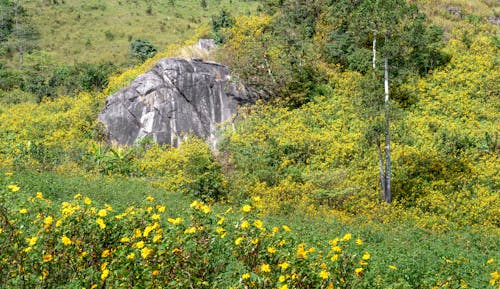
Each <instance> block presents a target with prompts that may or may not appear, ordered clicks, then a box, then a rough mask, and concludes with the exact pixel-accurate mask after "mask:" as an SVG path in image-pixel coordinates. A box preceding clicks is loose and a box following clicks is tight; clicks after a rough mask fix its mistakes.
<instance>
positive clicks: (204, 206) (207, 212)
mask: <svg viewBox="0 0 500 289" xmlns="http://www.w3.org/2000/svg"><path fill="white" fill-rule="evenodd" d="M201 210H202V211H203V213H205V214H209V213H210V211H211V209H210V206H208V205H203V206H202V207H201Z"/></svg>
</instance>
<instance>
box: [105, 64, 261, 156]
mask: <svg viewBox="0 0 500 289" xmlns="http://www.w3.org/2000/svg"><path fill="white" fill-rule="evenodd" d="M252 100H253V99H252V97H250V94H249V93H248V90H247V89H246V88H245V87H244V86H243V85H241V84H238V83H237V82H234V81H231V76H230V74H229V69H228V68H227V67H226V66H223V65H220V64H217V63H213V62H204V61H202V60H201V59H191V60H185V59H182V58H164V59H161V60H160V61H159V62H158V63H157V64H156V65H155V66H154V67H153V68H152V69H151V70H150V71H149V72H146V73H145V74H142V75H140V76H139V77H137V78H136V79H135V80H134V81H132V83H131V84H130V85H129V86H128V87H126V88H123V89H122V90H120V91H118V92H117V93H115V94H113V95H111V96H109V97H108V98H107V99H106V104H105V107H104V109H103V110H102V111H101V113H100V114H99V121H100V122H101V123H103V124H104V126H105V127H106V130H107V135H108V140H109V141H111V142H114V143H118V144H124V145H133V144H134V143H136V142H137V141H138V140H140V139H141V138H143V137H146V136H149V137H151V138H152V139H153V140H154V141H155V142H156V143H160V144H170V145H172V146H178V145H179V142H180V141H181V140H182V137H183V136H185V135H186V134H187V133H190V132H191V133H194V134H196V135H197V136H200V137H202V138H204V139H206V140H208V141H210V142H211V143H212V145H213V146H214V147H215V146H216V143H217V136H216V131H217V124H218V123H221V122H224V121H226V120H234V117H235V114H236V112H237V107H238V106H239V105H241V104H244V103H248V102H251V101H252Z"/></svg>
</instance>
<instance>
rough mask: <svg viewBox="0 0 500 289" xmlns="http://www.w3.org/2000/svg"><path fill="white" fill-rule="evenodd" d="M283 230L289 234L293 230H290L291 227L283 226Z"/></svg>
mask: <svg viewBox="0 0 500 289" xmlns="http://www.w3.org/2000/svg"><path fill="white" fill-rule="evenodd" d="M282 228H283V230H285V231H287V232H290V231H291V230H292V229H290V227H288V226H287V225H283V226H282Z"/></svg>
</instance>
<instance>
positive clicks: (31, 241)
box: [26, 237, 38, 247]
mask: <svg viewBox="0 0 500 289" xmlns="http://www.w3.org/2000/svg"><path fill="white" fill-rule="evenodd" d="M37 241H38V237H32V238H26V242H28V246H30V247H31V246H35V245H36V242H37Z"/></svg>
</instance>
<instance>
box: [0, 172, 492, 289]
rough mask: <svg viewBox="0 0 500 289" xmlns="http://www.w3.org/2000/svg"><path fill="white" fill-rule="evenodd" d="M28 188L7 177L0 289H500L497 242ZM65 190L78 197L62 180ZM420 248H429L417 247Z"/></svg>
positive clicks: (244, 209)
mask: <svg viewBox="0 0 500 289" xmlns="http://www.w3.org/2000/svg"><path fill="white" fill-rule="evenodd" d="M33 176H34V175H30V177H33ZM23 178H25V176H23V175H22V174H20V175H19V176H17V175H16V173H11V172H4V173H2V177H1V182H0V185H1V188H0V192H1V195H0V198H1V201H2V206H1V207H0V213H1V215H0V216H1V223H0V225H1V227H0V228H1V230H0V248H1V250H0V252H1V253H0V258H1V260H2V263H1V264H2V265H0V271H1V272H2V275H1V279H0V283H1V284H2V286H4V287H6V288H25V287H30V286H34V287H35V288H103V287H105V288H388V287H389V286H392V287H391V288H487V287H488V286H491V288H496V286H497V285H498V269H497V268H498V258H500V256H499V253H498V250H496V248H497V247H498V245H500V244H499V243H500V242H499V240H498V238H496V237H497V236H496V235H495V234H483V233H472V232H468V233H466V232H460V233H459V232H455V233H453V234H436V233H431V232H426V231H423V230H420V232H419V230H414V229H410V228H409V227H402V228H399V229H395V228H393V229H390V226H387V227H383V226H382V227H381V226H380V225H373V224H371V225H369V224H365V225H361V224H355V223H351V224H347V223H341V222H337V221H335V220H334V219H331V218H330V219H323V218H322V219H315V218H312V219H310V220H307V219H306V218H307V216H305V215H297V216H292V215H290V216H287V217H286V218H280V217H266V216H263V215H262V214H261V213H259V207H260V206H261V202H262V200H259V198H254V199H253V200H251V201H248V202H246V203H244V204H239V205H237V206H231V205H228V204H218V205H215V206H210V205H209V204H206V203H204V202H202V201H196V200H195V201H192V202H191V204H190V205H189V203H188V202H186V200H185V199H184V200H183V201H184V202H185V204H184V205H181V203H175V201H173V200H175V199H179V198H183V197H182V196H179V195H175V194H171V195H169V196H168V197H166V196H165V195H163V199H161V200H156V199H155V198H154V197H153V196H151V195H148V196H146V197H144V199H142V200H138V201H137V202H134V204H133V205H130V206H128V207H123V205H124V203H123V202H122V203H121V204H118V206H117V207H119V209H115V208H113V205H111V204H108V203H105V202H102V201H97V202H96V201H95V200H93V198H94V196H98V195H99V194H101V193H102V192H94V193H88V192H86V193H88V195H85V194H81V193H75V194H73V195H69V194H68V195H66V196H63V197H62V199H57V198H55V197H54V195H53V194H52V195H51V196H45V195H44V193H43V192H39V191H38V192H37V191H29V189H28V188H27V187H30V185H24V184H23V183H22V182H20V180H22V179H23ZM80 182H82V185H84V182H85V180H80ZM87 182H90V180H87ZM111 182H117V181H116V180H114V181H113V180H111ZM58 186H59V187H60V188H61V190H68V191H69V190H74V192H78V191H79V190H78V188H72V187H65V184H64V181H60V182H59V183H58ZM143 191H146V192H148V191H149V192H152V193H153V194H157V193H158V192H157V191H155V189H152V188H147V187H144V188H143ZM89 196H90V197H89ZM160 198H162V197H161V196H160ZM168 199H170V201H168ZM56 200H57V201H56ZM5 204H8V207H6V206H5ZM181 206H184V208H182V207H181ZM305 222H308V223H309V224H304V223H305ZM466 234H468V235H466ZM474 236H475V237H477V239H476V240H475V242H473V243H470V242H469V241H468V239H469V238H470V237H474ZM398 239H399V240H398ZM411 239H413V240H411ZM418 239H420V243H419V242H417V243H415V244H418V246H419V247H420V248H416V247H414V244H411V243H410V242H414V241H418ZM466 239H467V241H465V240H466ZM429 249H431V250H436V251H434V252H429Z"/></svg>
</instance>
